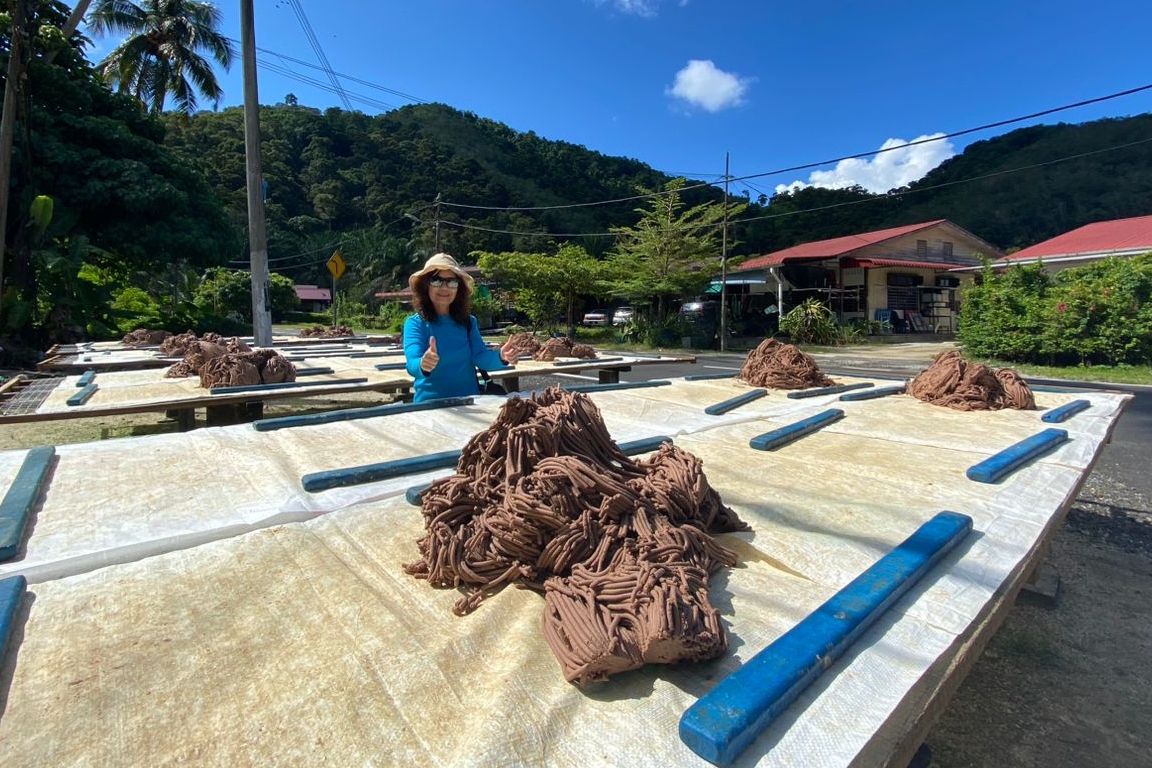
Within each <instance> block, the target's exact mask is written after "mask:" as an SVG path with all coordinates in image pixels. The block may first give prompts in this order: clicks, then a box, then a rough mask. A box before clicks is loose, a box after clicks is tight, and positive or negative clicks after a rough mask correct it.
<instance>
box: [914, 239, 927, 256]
mask: <svg viewBox="0 0 1152 768" xmlns="http://www.w3.org/2000/svg"><path fill="white" fill-rule="evenodd" d="M916 257H917V258H920V259H926V258H928V241H927V240H917V241H916Z"/></svg>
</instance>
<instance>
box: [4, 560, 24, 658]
mask: <svg viewBox="0 0 1152 768" xmlns="http://www.w3.org/2000/svg"><path fill="white" fill-rule="evenodd" d="M27 589H28V580H27V579H25V578H24V577H23V576H9V577H8V578H6V579H0V660H2V659H3V658H4V649H5V648H7V647H8V640H9V638H11V637H12V626H13V623H14V620H15V616H16V609H17V608H18V607H19V606H20V598H22V597H24V592H25V590H27Z"/></svg>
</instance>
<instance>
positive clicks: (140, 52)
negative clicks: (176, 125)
mask: <svg viewBox="0 0 1152 768" xmlns="http://www.w3.org/2000/svg"><path fill="white" fill-rule="evenodd" d="M220 20H221V15H220V11H219V10H218V9H217V8H216V6H215V5H213V4H212V3H208V2H200V1H199V0H143V1H142V2H140V3H139V4H137V3H134V2H130V0H94V2H92V13H91V15H90V16H89V25H90V26H91V28H92V30H93V31H94V32H95V33H96V34H105V33H115V32H127V33H128V38H127V39H125V40H124V42H122V43H120V45H118V46H117V47H116V49H115V50H113V51H112V52H111V53H109V54H108V56H107V57H106V58H105V59H104V61H102V62H100V64H99V65H98V66H99V69H100V71H101V73H102V74H103V76H104V79H105V81H107V82H108V83H111V84H113V85H115V86H116V87H117V88H118V90H121V91H127V92H128V93H131V94H132V95H134V96H135V97H136V98H138V99H140V101H141V102H142V103H143V104H144V105H145V106H146V107H148V109H149V110H151V112H152V113H153V114H159V113H160V112H161V111H162V110H163V109H164V102H165V101H166V100H167V99H168V97H169V96H171V97H172V98H173V99H174V100H175V102H176V109H177V110H179V111H180V112H183V113H184V114H192V112H194V111H195V110H196V93H197V92H200V93H202V94H203V95H204V96H207V97H208V98H209V99H211V100H212V101H213V102H217V103H218V102H219V101H220V98H221V97H222V96H223V95H224V92H223V91H222V90H221V88H220V84H219V82H217V80H216V73H215V72H214V71H213V69H212V63H211V61H210V60H209V59H208V58H205V57H204V56H201V55H200V53H201V52H206V53H208V54H209V55H210V57H211V58H212V59H215V60H216V61H217V62H219V63H220V65H221V66H223V67H224V68H225V69H228V67H229V66H231V64H232V57H233V56H234V55H235V53H234V51H233V49H232V43H231V41H229V40H228V38H227V37H225V36H224V35H222V34H220V32H219V31H218V29H219V27H220Z"/></svg>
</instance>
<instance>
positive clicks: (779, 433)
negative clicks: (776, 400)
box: [748, 408, 844, 451]
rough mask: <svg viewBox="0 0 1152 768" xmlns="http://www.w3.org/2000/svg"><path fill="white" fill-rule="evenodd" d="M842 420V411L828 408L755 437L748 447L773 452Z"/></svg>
mask: <svg viewBox="0 0 1152 768" xmlns="http://www.w3.org/2000/svg"><path fill="white" fill-rule="evenodd" d="M842 418H844V411H842V410H840V409H839V408H829V409H828V410H826V411H821V412H820V413H818V414H816V415H815V416H809V417H808V418H806V419H801V420H800V421H796V422H793V423H791V424H789V425H787V426H785V427H780V428H779V429H774V430H772V431H771V432H765V433H764V434H762V435H757V436H756V437H754V438H752V439H751V440H749V441H748V446H749V447H750V448H755V449H756V450H758V451H774V450H776V449H777V448H780V447H781V446H785V445H788V443H791V442H792V441H794V440H798V439H800V438H801V437H804V436H805V435H807V434H811V433H812V432H815V431H816V430H818V429H823V428H824V427H826V426H828V425H829V424H831V423H832V422H834V421H838V420H840V419H842Z"/></svg>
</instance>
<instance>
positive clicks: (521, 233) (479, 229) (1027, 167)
mask: <svg viewBox="0 0 1152 768" xmlns="http://www.w3.org/2000/svg"><path fill="white" fill-rule="evenodd" d="M1149 142H1152V137H1149V138H1147V139H1140V140H1138V141H1130V142H1128V143H1126V144H1117V145H1115V146H1111V147H1104V148H1103V149H1094V150H1091V151H1088V152H1081V153H1079V154H1076V155H1068V156H1067V157H1060V158H1056V159H1055V160H1046V161H1044V162H1041V163H1032V164H1030V165H1022V166H1019V167H1017V168H1006V169H1004V170H1002V171H993V172H992V173H986V174H982V175H980V176H973V177H972V178H968V179H955V180H953V181H945V182H941V183H939V184H933V185H931V186H925V187H917V188H916V189H905V190H900V191H897V192H885V193H883V194H879V195H876V196H874V197H869V198H864V199H860V200H846V201H844V202H840V203H831V204H829V205H821V206H817V207H815V208H803V209H800V210H795V211H785V212H783V213H768V214H764V215H763V216H750V217H748V218H743V219H734V220H732V221H731V222H730V223H731V224H745V223H748V222H752V221H762V220H766V219H780V218H784V217H786V216H797V215H800V214H803V213H817V212H819V211H827V210H831V209H833V208H844V207H847V206H850V205H864V204H866V203H874V202H877V201H879V200H885V199H888V198H892V197H904V196H905V195H913V194H917V193H919V192H927V191H929V190H933V189H943V188H945V187H953V186H957V185H960V184H970V183H972V182H976V181H984V180H985V179H991V178H995V177H997V176H1005V175H1008V174H1010V173H1019V172H1021V171H1028V170H1032V169H1035V168H1043V167H1046V166H1049V165H1056V164H1057V163H1063V162H1068V161H1070V160H1078V159H1080V158H1083V157H1090V156H1092V155H1099V154H1103V153H1105V152H1113V151H1115V150H1119V149H1127V148H1128V147H1135V146H1138V145H1140V144H1147V143H1149ZM440 223H441V224H443V225H446V226H450V227H456V228H457V229H465V230H472V231H476V232H487V233H490V234H498V235H517V236H520V237H552V238H564V237H567V238H578V237H616V236H617V235H618V234H619V233H617V232H580V233H563V234H562V233H557V232H524V231H514V230H506V229H492V228H489V227H479V226H475V225H472V224H463V223H460V222H454V221H441V222H440ZM720 226H723V225H722V224H720V223H712V224H692V225H687V226H682V227H664V228H661V229H659V230H657V231H660V232H676V231H690V230H694V229H703V228H705V227H720Z"/></svg>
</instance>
